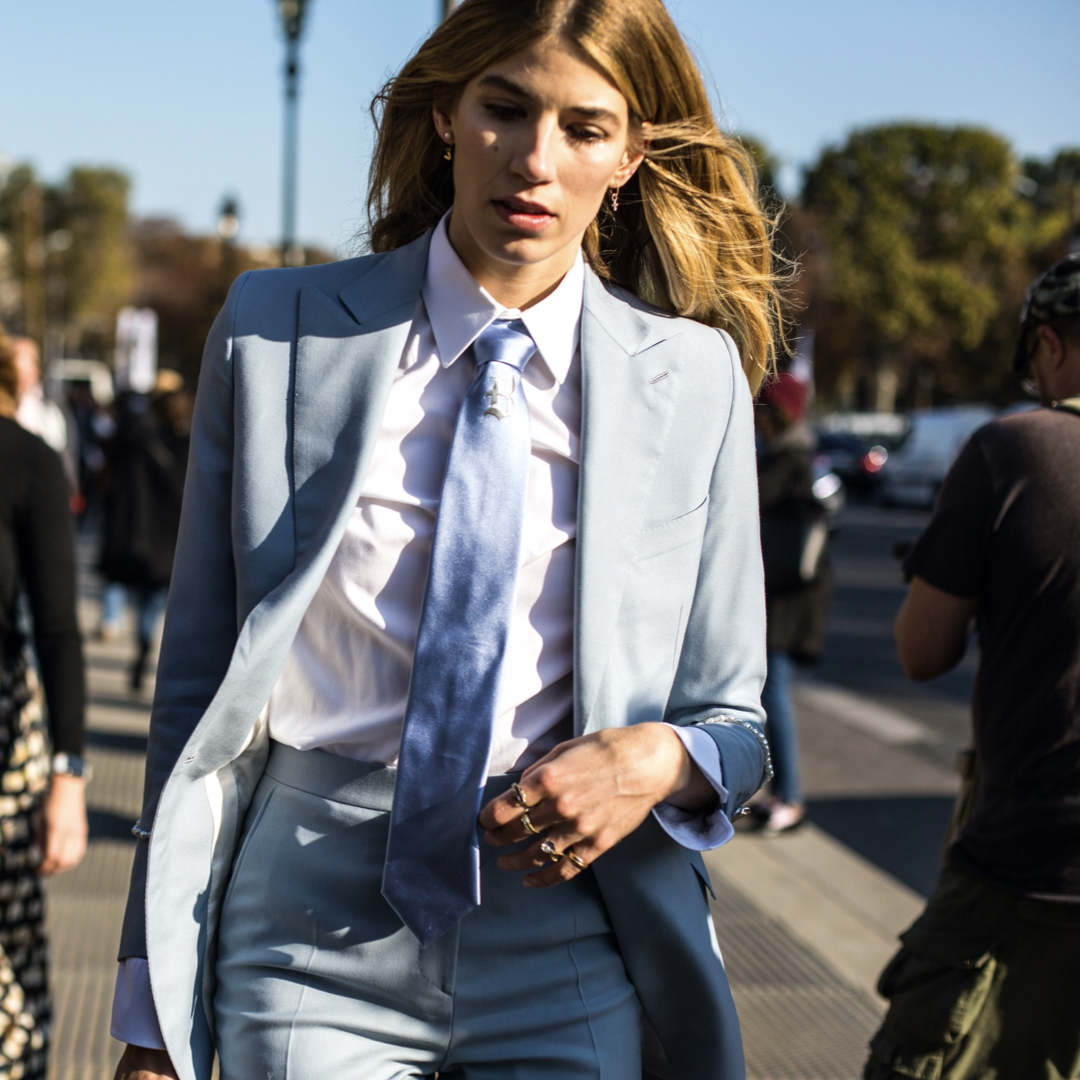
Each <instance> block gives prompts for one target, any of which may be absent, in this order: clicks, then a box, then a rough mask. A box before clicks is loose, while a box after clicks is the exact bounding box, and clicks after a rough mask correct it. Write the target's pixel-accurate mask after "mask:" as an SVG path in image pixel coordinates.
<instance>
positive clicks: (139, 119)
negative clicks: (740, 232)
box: [0, 0, 1080, 250]
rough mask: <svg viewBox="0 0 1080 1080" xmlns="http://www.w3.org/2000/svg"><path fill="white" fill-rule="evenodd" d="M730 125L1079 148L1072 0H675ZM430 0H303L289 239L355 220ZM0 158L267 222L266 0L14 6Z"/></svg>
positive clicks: (188, 210)
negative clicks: (107, 175) (992, 138)
mask: <svg viewBox="0 0 1080 1080" xmlns="http://www.w3.org/2000/svg"><path fill="white" fill-rule="evenodd" d="M669 7H670V10H671V12H672V14H673V16H674V18H675V20H676V22H677V24H678V25H679V27H680V29H681V30H682V31H683V33H684V34H685V35H686V37H687V39H688V40H689V41H690V42H691V44H692V46H693V48H694V50H695V52H696V54H697V55H698V57H699V58H700V61H701V63H702V65H703V67H704V68H705V71H706V75H707V78H708V79H709V81H710V82H711V84H712V85H713V87H714V88H715V94H716V101H717V104H718V106H719V108H720V110H721V112H722V114H723V117H724V120H725V122H726V124H727V125H728V126H729V127H730V128H731V129H733V130H736V131H739V132H742V133H746V134H750V135H753V136H755V137H757V138H759V139H761V140H762V141H763V142H764V143H765V145H766V146H767V148H768V149H769V150H770V151H771V152H772V153H773V154H774V155H775V156H776V157H777V158H778V159H779V160H780V162H781V163H782V166H783V168H782V171H781V173H780V182H781V184H782V186H783V188H784V190H785V193H787V194H794V193H795V192H797V191H798V188H799V183H800V170H801V167H802V166H804V165H807V164H810V163H811V162H812V161H813V160H814V159H815V157H816V156H817V154H818V153H819V152H820V151H821V149H822V148H823V147H824V146H826V145H828V144H829V143H832V142H836V141H839V140H841V139H843V137H844V136H845V135H846V133H847V132H848V131H849V129H851V128H852V127H854V126H858V125H865V124H870V123H876V122H879V121H885V120H900V119H904V120H907V119H920V120H932V121H938V122H942V123H956V122H961V121H962V122H967V123H973V124H979V125H985V126H987V127H989V128H991V129H993V130H994V131H998V132H1000V133H1001V134H1002V135H1004V136H1005V137H1006V138H1007V139H1008V140H1009V141H1010V142H1011V143H1012V144H1013V145H1014V146H1015V148H1016V150H1017V152H1018V153H1019V154H1020V155H1022V156H1028V155H1037V156H1046V155H1049V154H1050V153H1051V152H1052V151H1054V150H1055V149H1056V148H1058V147H1060V146H1063V145H1066V144H1075V143H1076V142H1077V141H1080V64H1078V63H1077V43H1078V42H1080V4H1078V3H1077V2H1076V0H1042V2H1041V3H1039V4H1038V5H1034V6H1033V5H1031V4H1026V3H1021V2H1019V0H910V2H908V3H905V4H880V3H867V2H866V0H817V2H815V3H806V2H805V0H798V2H796V0H773V2H769V0H753V2H750V0H731V2H727V0H672V2H671V3H670V4H669ZM440 10H441V9H440V5H439V2H438V0H312V2H311V3H310V5H309V12H308V15H307V27H306V30H305V36H304V42H303V51H302V65H303V72H302V87H301V94H302V98H301V124H300V146H301V157H300V183H299V214H298V217H299V236H300V238H301V239H302V240H303V241H304V242H305V243H309V244H313V245H318V246H319V247H323V248H328V249H330V250H342V249H345V248H348V246H349V244H350V241H351V238H352V236H353V234H354V233H355V231H356V229H357V226H358V224H359V219H360V217H361V215H362V210H363V207H362V199H363V191H364V177H365V174H366V165H367V156H368V152H369V147H370V139H371V124H370V121H369V118H368V112H367V108H368V104H369V102H370V99H371V96H372V94H373V92H374V91H375V90H376V89H377V88H378V87H379V85H380V84H381V83H382V82H383V80H384V79H385V78H386V77H387V76H388V75H389V74H390V73H392V72H393V71H394V70H395V69H396V68H397V67H398V66H399V65H400V64H401V62H402V61H403V60H404V59H405V58H406V57H407V56H408V55H409V54H410V53H411V52H412V51H413V49H414V48H415V47H416V45H417V44H418V43H419V42H420V41H421V40H422V39H423V38H424V36H425V35H426V34H427V33H428V32H429V31H430V30H431V29H432V27H433V26H434V24H435V22H436V20H437V18H438V17H439V14H440ZM0 12H2V13H0V39H2V41H3V53H4V59H3V63H2V64H0V155H3V158H4V159H6V161H8V162H22V161H26V162H30V163H32V164H33V165H34V166H35V168H36V169H37V170H38V172H39V173H40V174H41V175H42V176H43V177H44V178H45V179H48V180H56V179H59V178H60V177H61V176H62V175H63V173H64V172H65V171H66V169H67V168H68V167H69V166H70V165H72V164H75V163H91V164H107V165H113V166H116V167H118V168H120V169H122V170H124V171H125V172H127V173H128V174H129V175H130V177H131V179H132V183H133V186H132V204H131V205H132V209H133V210H134V212H135V213H136V214H139V215H141V216H147V215H155V216H157V215H167V216H171V217H174V218H176V219H178V220H179V222H180V223H181V224H183V226H184V227H185V228H187V229H189V230H194V231H207V232H209V231H212V230H213V229H214V227H215V223H216V220H217V213H218V209H219V205H220V202H221V200H222V197H223V196H224V195H225V194H226V193H234V194H235V195H236V196H237V198H238V200H239V202H240V208H241V230H242V232H241V236H242V237H243V239H244V240H246V241H247V242H261V243H275V242H276V241H277V239H278V231H279V228H280V208H279V198H280V174H281V166H280V152H281V64H282V44H281V35H280V30H279V22H278V17H277V14H276V11H275V7H274V4H273V3H271V0H183V2H182V3H180V2H176V0H173V2H171V3H167V2H164V0H154V2H151V3H148V2H147V0H94V2H93V3H86V2H85V0H37V2H35V3H15V2H14V0H8V2H7V3H4V4H3V6H2V9H0Z"/></svg>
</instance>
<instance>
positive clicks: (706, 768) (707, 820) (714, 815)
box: [653, 725, 735, 851]
mask: <svg viewBox="0 0 1080 1080" xmlns="http://www.w3.org/2000/svg"><path fill="white" fill-rule="evenodd" d="M672 730H673V731H674V732H675V734H676V735H678V736H679V738H680V739H681V740H682V744H683V746H685V747H686V752H687V753H688V754H689V755H690V757H691V759H692V760H693V762H694V764H695V765H696V766H697V767H698V768H699V769H700V770H701V771H702V773H704V774H705V779H706V780H708V781H709V783H710V784H711V785H712V786H713V788H714V789H715V791H716V795H717V800H718V801H717V805H716V808H715V809H714V810H712V811H710V812H709V813H706V814H702V813H694V811H692V810H683V809H682V808H681V807H678V806H672V805H671V803H666V802H663V803H657V805H656V806H654V807H653V816H654V817H655V818H656V820H657V821H658V822H659V823H660V828H662V829H663V830H664V832H666V833H667V834H668V836H670V837H671V839H672V840H674V841H675V842H676V843H677V844H681V845H682V846H683V847H684V848H689V849H690V850H691V851H712V850H713V848H718V847H720V845H721V844H726V843H727V842H728V841H729V840H730V839H731V838H732V837H733V836H734V835H735V830H734V829H733V828H732V827H731V822H730V821H729V820H728V816H727V814H725V813H724V811H723V806H724V804H725V803H726V802H727V799H728V789H727V788H726V787H725V785H724V768H723V762H721V760H720V748H719V747H718V746H717V745H716V741H715V740H714V739H713V738H712V736H711V735H709V734H708V733H707V732H704V731H702V730H701V729H700V728H696V727H677V726H674V725H673V726H672Z"/></svg>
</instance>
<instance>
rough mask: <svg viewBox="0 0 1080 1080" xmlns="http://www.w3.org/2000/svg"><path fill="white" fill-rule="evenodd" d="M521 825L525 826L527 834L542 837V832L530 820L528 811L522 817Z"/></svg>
mask: <svg viewBox="0 0 1080 1080" xmlns="http://www.w3.org/2000/svg"><path fill="white" fill-rule="evenodd" d="M521 824H522V825H524V826H525V831H526V832H527V833H531V834H532V835H533V836H540V835H541V832H540V830H539V829H538V828H537V827H536V826H535V825H534V824H533V823H532V822H531V821H530V820H529V812H528V810H526V811H525V813H523V814H522V815H521Z"/></svg>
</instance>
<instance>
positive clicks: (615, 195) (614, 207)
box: [611, 187, 619, 214]
mask: <svg viewBox="0 0 1080 1080" xmlns="http://www.w3.org/2000/svg"><path fill="white" fill-rule="evenodd" d="M611 212H612V213H613V214H617V213H618V212H619V189H618V188H617V187H613V188H612V189H611Z"/></svg>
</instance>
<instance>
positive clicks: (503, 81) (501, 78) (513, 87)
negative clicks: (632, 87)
mask: <svg viewBox="0 0 1080 1080" xmlns="http://www.w3.org/2000/svg"><path fill="white" fill-rule="evenodd" d="M479 85H480V86H490V87H496V88H498V89H499V90H504V91H506V93H508V94H514V95H515V96H516V97H520V98H525V99H526V100H528V101H535V100H536V95H535V94H530V93H529V91H528V90H526V89H525V88H524V87H523V86H519V85H518V84H517V83H516V82H514V80H513V79H510V78H508V77H507V76H506V75H495V74H491V75H485V76H484V77H483V78H482V79H481V80H480V82H479ZM568 109H569V111H570V112H573V113H577V114H578V116H581V117H583V118H585V119H586V120H606V121H608V122H609V123H618V122H619V117H618V116H617V115H616V114H615V113H613V112H612V111H611V110H610V109H605V108H602V107H601V106H599V105H570V106H569V107H568Z"/></svg>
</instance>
